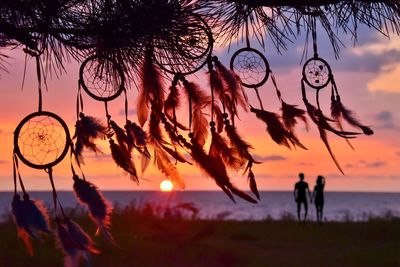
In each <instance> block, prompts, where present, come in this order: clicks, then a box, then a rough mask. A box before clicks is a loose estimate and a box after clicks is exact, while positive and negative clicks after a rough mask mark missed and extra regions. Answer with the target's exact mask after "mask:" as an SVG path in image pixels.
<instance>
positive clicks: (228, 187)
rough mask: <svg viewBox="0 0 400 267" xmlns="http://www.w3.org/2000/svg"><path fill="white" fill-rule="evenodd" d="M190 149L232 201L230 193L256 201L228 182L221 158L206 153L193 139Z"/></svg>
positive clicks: (195, 158)
mask: <svg viewBox="0 0 400 267" xmlns="http://www.w3.org/2000/svg"><path fill="white" fill-rule="evenodd" d="M190 149H191V154H192V158H193V160H194V161H195V162H196V163H197V164H198V166H199V167H200V168H201V169H202V170H203V171H204V172H205V173H206V174H207V175H208V176H209V177H211V178H212V179H213V180H214V181H215V183H216V184H217V185H218V186H219V187H220V188H221V189H222V190H223V191H224V192H225V193H226V194H227V195H228V197H229V198H230V199H232V201H233V202H235V200H234V198H233V195H232V193H233V194H235V195H237V196H239V197H241V198H242V199H244V200H246V201H248V202H251V203H257V201H256V200H254V199H253V198H252V197H251V196H249V195H247V194H246V193H244V192H242V191H240V190H239V189H237V188H236V187H235V186H234V185H233V184H232V183H231V182H230V179H229V176H228V174H227V171H226V168H225V165H224V164H223V161H222V159H220V158H218V157H211V156H209V155H207V153H206V152H205V151H204V149H203V147H202V146H201V145H199V144H197V143H196V142H195V141H192V145H190Z"/></svg>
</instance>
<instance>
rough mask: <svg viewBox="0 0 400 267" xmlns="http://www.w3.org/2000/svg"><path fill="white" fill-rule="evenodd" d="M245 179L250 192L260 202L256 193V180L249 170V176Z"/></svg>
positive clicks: (258, 194)
mask: <svg viewBox="0 0 400 267" xmlns="http://www.w3.org/2000/svg"><path fill="white" fill-rule="evenodd" d="M247 178H248V182H249V187H250V190H251V192H253V194H254V195H255V196H256V197H257V199H258V200H260V193H259V192H258V188H257V183H256V178H255V176H254V173H253V171H252V170H251V169H250V170H249V174H248V176H247Z"/></svg>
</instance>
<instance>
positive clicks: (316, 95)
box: [315, 89, 321, 110]
mask: <svg viewBox="0 0 400 267" xmlns="http://www.w3.org/2000/svg"><path fill="white" fill-rule="evenodd" d="M319 91H320V89H318V90H317V93H316V94H315V100H316V102H317V107H318V109H319V110H321V106H320V105H319Z"/></svg>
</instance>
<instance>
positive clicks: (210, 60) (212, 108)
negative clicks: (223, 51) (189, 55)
mask: <svg viewBox="0 0 400 267" xmlns="http://www.w3.org/2000/svg"><path fill="white" fill-rule="evenodd" d="M207 64H208V71H209V73H210V74H211V73H212V71H213V65H212V59H211V57H209V58H208V60H207ZM210 89H211V121H214V84H213V83H212V82H211V83H210Z"/></svg>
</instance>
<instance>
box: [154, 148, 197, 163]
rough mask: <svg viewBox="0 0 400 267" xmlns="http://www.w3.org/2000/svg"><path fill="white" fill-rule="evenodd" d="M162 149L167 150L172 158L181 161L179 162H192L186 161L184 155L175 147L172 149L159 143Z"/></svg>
mask: <svg viewBox="0 0 400 267" xmlns="http://www.w3.org/2000/svg"><path fill="white" fill-rule="evenodd" d="M161 147H162V149H163V150H164V151H165V152H167V153H168V154H169V155H170V156H172V157H173V158H174V159H176V160H177V161H179V162H181V163H188V164H190V165H192V163H191V162H190V161H188V160H187V159H186V158H185V156H183V155H182V154H181V153H180V152H179V151H177V150H176V149H172V148H169V147H167V146H165V145H161Z"/></svg>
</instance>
